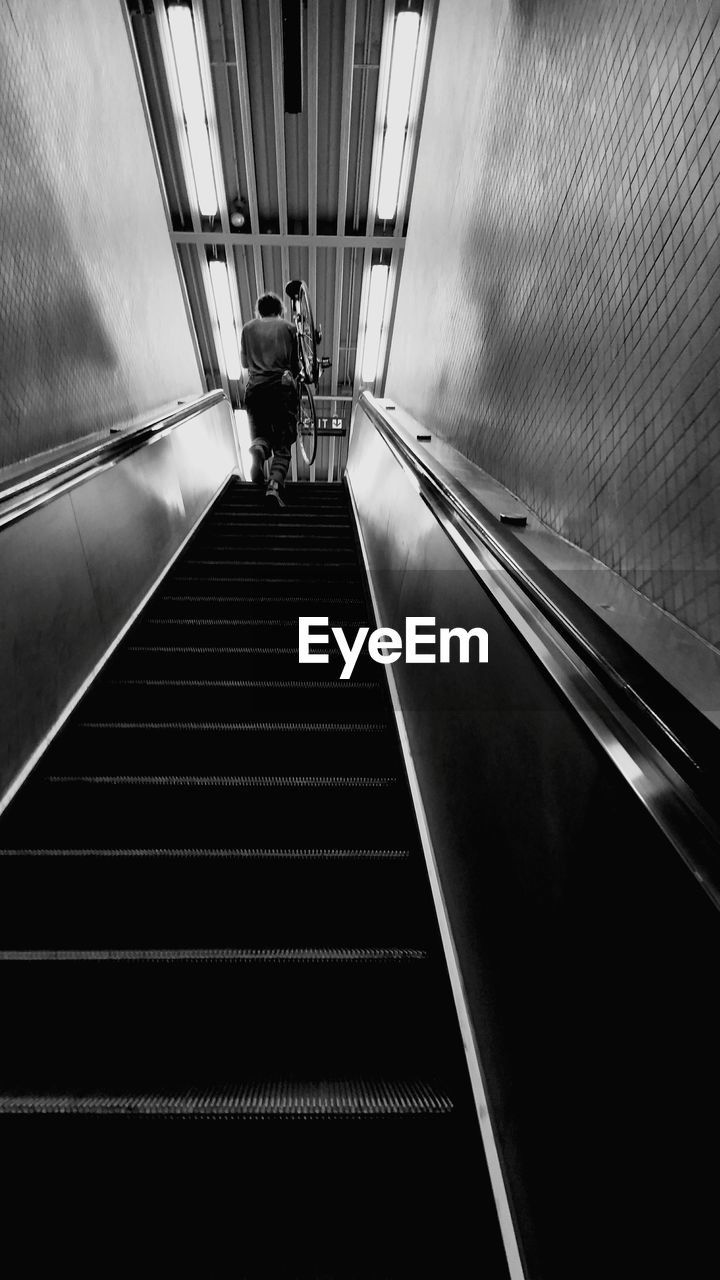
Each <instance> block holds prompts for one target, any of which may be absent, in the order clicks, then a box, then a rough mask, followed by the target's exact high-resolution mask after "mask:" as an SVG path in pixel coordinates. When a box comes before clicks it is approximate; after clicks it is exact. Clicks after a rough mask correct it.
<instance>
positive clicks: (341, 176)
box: [332, 0, 357, 394]
mask: <svg viewBox="0 0 720 1280" xmlns="http://www.w3.org/2000/svg"><path fill="white" fill-rule="evenodd" d="M356 17H357V0H346V7H345V48H344V54H343V80H342V86H343V87H342V106H341V110H342V123H341V127H340V166H339V170H338V204H337V209H338V214H337V234H338V235H339V236H341V235H343V233H344V231H345V221H346V217H347V190H348V170H349V166H350V116H351V110H352V88H353V63H354V61H355V22H356ZM343 268H344V254H343V251H342V250H341V249H340V248H338V250H337V255H336V259H335V302H334V307H333V343H332V362H333V364H332V391H333V394H335V393H336V392H337V389H338V377H339V373H340V331H341V321H342V310H343V307H342V302H343Z"/></svg>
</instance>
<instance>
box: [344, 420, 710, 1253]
mask: <svg viewBox="0 0 720 1280" xmlns="http://www.w3.org/2000/svg"><path fill="white" fill-rule="evenodd" d="M347 474H348V479H349V482H350V485H351V488H352V492H353V495H354V497H355V500H356V504H357V511H358V520H359V524H360V529H361V533H362V539H363V543H364V545H365V548H366V552H367V560H368V567H369V573H370V577H371V581H372V584H373V588H374V593H375V598H376V602H377V610H378V614H379V618H378V621H379V624H380V625H385V626H392V627H395V628H396V629H397V630H398V631H400V632H401V634H402V633H403V632H404V628H405V619H406V617H407V616H410V615H415V616H434V617H435V619H436V627H437V628H439V627H441V626H449V627H450V626H460V627H466V628H469V627H471V626H481V627H484V628H485V629H486V631H487V633H488V656H489V660H488V663H487V665H485V666H480V665H473V664H470V665H467V666H466V665H461V664H459V663H457V662H453V663H451V664H449V665H443V666H441V665H438V664H436V665H417V666H416V665H410V664H407V663H406V662H405V661H404V655H403V657H402V658H401V659H400V660H399V661H397V662H396V663H395V664H394V665H393V668H392V671H393V676H394V680H395V683H396V688H397V693H398V701H399V705H400V708H401V713H402V718H403V720H404V725H405V729H406V733H407V742H408V755H409V758H410V759H411V761H412V765H413V767H414V770H415V774H416V776H417V781H418V790H419V793H420V795H421V797H422V806H423V809H424V814H425V818H426V821H427V829H428V833H429V837H430V841H431V844H432V849H433V852H434V857H435V862H436V864H437V872H438V878H439V882H440V885H441V888H442V894H443V898H444V902H445V905H446V909H447V917H448V921H449V923H450V928H451V932H452V938H453V941H454V945H455V949H456V953H457V957H458V962H459V966H460V973H461V976H462V981H463V984H464V988H465V992H466V994H467V1001H468V1009H469V1011H470V1017H471V1025H472V1028H473V1032H474V1035H475V1039H476V1042H477V1046H478V1052H479V1060H480V1063H481V1066H482V1072H483V1077H484V1080H485V1083H486V1094H487V1098H488V1104H489V1110H490V1114H491V1117H492V1123H493V1128H494V1131H495V1133H496V1135H497V1143H498V1149H499V1151H500V1152H501V1155H502V1163H503V1169H504V1172H505V1176H506V1183H507V1185H508V1188H509V1191H510V1197H511V1200H512V1202H513V1205H514V1208H515V1214H516V1221H517V1222H519V1223H521V1224H522V1228H521V1234H522V1242H523V1247H524V1252H525V1253H526V1255H527V1257H528V1258H529V1259H530V1268H529V1270H530V1274H542V1275H545V1274H547V1275H553V1276H558V1277H559V1276H563V1277H564V1276H566V1275H572V1274H576V1272H577V1257H578V1256H581V1255H580V1254H579V1253H578V1252H577V1250H578V1249H581V1248H582V1245H583V1242H586V1241H587V1240H588V1239H599V1237H600V1236H601V1235H602V1230H603V1222H604V1219H603V1194H604V1188H606V1186H607V1185H608V1184H609V1182H608V1180H611V1183H612V1187H613V1195H614V1197H615V1199H614V1203H615V1206H616V1209H617V1214H618V1215H619V1216H618V1220H619V1219H620V1218H622V1219H623V1221H627V1225H628V1229H629V1230H630V1228H631V1229H632V1238H633V1242H634V1243H633V1247H634V1248H635V1247H637V1248H638V1249H640V1250H641V1249H642V1247H643V1244H644V1242H646V1241H647V1239H648V1238H649V1237H650V1235H651V1233H652V1230H653V1223H656V1222H657V1220H658V1219H657V1213H658V1209H657V1205H658V1204H659V1203H662V1204H663V1206H664V1213H665V1214H666V1215H670V1214H671V1212H672V1205H673V1203H675V1202H676V1201H677V1200H678V1198H679V1197H680V1196H681V1195H684V1196H685V1197H686V1199H687V1201H688V1202H689V1201H691V1200H692V1199H693V1197H699V1196H700V1194H701V1191H702V1177H703V1175H702V1174H701V1173H700V1172H699V1170H700V1169H701V1168H703V1167H704V1162H703V1161H700V1160H699V1159H698V1158H697V1147H696V1146H694V1145H693V1143H694V1138H693V1135H697V1134H700V1133H702V1132H703V1125H704V1124H705V1125H706V1127H707V1120H706V1118H707V1116H708V1115H710V1114H711V1113H713V1108H715V1099H716V1081H717V1072H718V1070H719V1069H720V1054H718V1053H717V1051H716V1049H715V1048H711V1046H710V1042H709V1034H708V1033H707V1032H706V1027H707V1025H708V1018H707V1010H708V1009H710V1008H711V1007H713V1002H714V1000H715V997H716V992H715V986H716V973H717V963H718V934H717V916H716V912H715V909H714V907H713V905H712V904H711V903H710V900H709V899H708V898H707V897H706V896H705V894H704V891H703V889H702V887H701V886H700V885H699V884H698V882H697V880H696V879H695V878H694V877H693V876H692V875H691V874H690V873H689V871H688V869H687V867H686V865H685V864H684V862H683V861H682V859H681V858H680V857H678V856H677V854H676V852H675V850H674V849H673V847H672V846H671V844H670V842H669V841H667V840H665V839H664V837H663V835H662V834H661V833H660V830H659V827H658V826H657V825H656V824H655V823H654V821H653V820H652V819H651V818H650V817H649V816H648V813H647V812H646V810H645V809H644V807H643V805H642V804H641V802H640V800H639V799H638V797H637V796H636V795H635V794H634V792H633V790H632V788H631V786H630V785H629V783H627V781H626V780H625V779H624V777H623V776H622V775H621V773H620V770H619V769H617V768H616V767H615V765H614V764H613V762H612V761H611V760H610V759H609V757H608V756H607V755H606V754H605V753H604V752H603V751H602V749H601V748H600V746H599V745H598V743H597V741H596V739H595V738H594V737H592V736H591V735H590V734H589V733H588V731H587V729H586V728H585V727H584V725H583V723H582V720H581V718H580V716H579V715H578V714H577V713H576V711H575V709H574V707H573V706H572V705H571V703H570V701H569V700H568V699H567V698H565V697H564V696H563V694H562V693H560V692H559V690H558V689H557V688H556V687H555V686H554V685H553V683H552V680H551V677H550V675H549V674H548V672H547V671H546V669H545V667H544V665H543V664H542V662H541V661H540V660H539V658H537V657H536V656H535V652H534V650H533V648H532V647H531V645H530V644H529V643H527V644H526V643H525V641H524V640H523V638H522V635H521V632H520V630H519V629H515V627H514V626H513V625H512V624H511V622H510V621H509V619H508V617H507V616H506V615H505V613H503V612H502V611H501V610H500V608H499V607H498V606H497V605H496V603H495V602H494V601H493V599H492V598H491V596H490V594H489V592H487V591H485V590H484V588H483V585H482V582H483V580H486V581H489V580H490V574H488V576H487V578H486V577H485V575H484V574H481V575H480V577H479V578H478V577H476V576H475V575H474V574H473V573H471V572H470V570H469V569H468V568H467V567H466V565H465V562H464V561H463V560H462V558H461V556H460V554H459V552H457V551H455V549H454V546H453V544H452V543H451V541H450V539H449V538H448V536H447V535H446V533H445V532H444V531H443V530H442V528H441V527H440V524H439V523H438V522H437V521H436V520H435V518H434V516H433V515H432V513H431V512H430V510H429V508H428V507H427V506H426V504H425V502H424V501H423V499H422V498H421V497H420V495H419V492H418V490H417V487H416V486H415V484H414V483H413V481H412V479H411V478H410V477H409V475H408V474H407V472H405V471H404V470H403V469H402V468H401V467H400V465H399V464H398V463H397V462H396V461H395V459H394V457H393V455H392V454H391V452H390V450H389V449H388V448H387V446H386V445H385V443H384V441H383V440H382V439H381V438H380V436H379V435H378V433H377V432H376V431H375V429H374V428H373V426H372V425H371V424H370V423H369V422H368V420H367V418H366V417H365V416H364V414H363V412H362V409H359V410H358V412H357V415H356V420H355V427H354V432H353V439H352V442H351V447H350V457H349V462H348V469H347ZM491 576H492V580H493V581H497V580H498V578H500V579H502V578H503V577H504V576H505V575H504V572H503V571H502V570H500V571H497V572H495V571H494V572H493V573H492V575H491ZM669 921H671V922H672V940H671V943H669V940H668V922H669ZM639 1009H642V1017H639V1016H638V1010H639ZM619 1064H621V1066H620V1065H619ZM624 1073H627V1077H628V1078H629V1079H631V1081H632V1088H630V1089H629V1090H628V1089H627V1087H626V1075H625V1074H624ZM663 1107H665V1109H666V1110H668V1109H670V1110H672V1109H673V1108H676V1109H677V1110H678V1114H680V1113H681V1112H682V1113H683V1116H684V1115H685V1112H687V1113H688V1114H691V1117H692V1119H691V1120H690V1119H687V1120H685V1119H684V1120H683V1125H682V1126H679V1127H678V1128H677V1129H676V1130H675V1131H674V1132H673V1134H672V1144H673V1145H672V1154H671V1155H670V1156H668V1154H667V1143H668V1134H667V1132H666V1131H664V1129H663V1126H658V1119H657V1117H658V1115H659V1114H660V1113H661V1111H662V1109H663ZM707 1132H708V1133H714V1130H711V1129H707ZM706 1146H707V1149H708V1153H709V1152H711V1151H712V1150H713V1149H714V1147H713V1140H711V1139H710V1138H708V1142H707V1144H706ZM619 1153H622V1155H621V1156H620V1155H619ZM708 1158H709V1156H708ZM696 1170H697V1173H696ZM639 1171H641V1172H639ZM678 1171H681V1173H679V1172H678ZM639 1181H642V1183H643V1189H644V1194H645V1199H644V1200H643V1201H642V1203H640V1200H639V1199H638V1196H637V1187H638V1183H639ZM648 1188H651V1191H648ZM683 1212H684V1213H685V1214H686V1215H687V1213H688V1212H689V1211H688V1209H687V1204H686V1205H685V1208H684V1210H683ZM625 1215H627V1217H625ZM681 1220H682V1221H683V1222H686V1221H687V1220H688V1218H687V1216H686V1217H685V1218H683V1219H678V1221H681ZM681 1235H682V1239H683V1240H685V1238H686V1236H687V1231H685V1232H684V1233H681ZM573 1268H574V1270H573ZM634 1269H635V1270H641V1269H642V1268H638V1267H635V1268H634ZM606 1273H607V1271H606Z"/></svg>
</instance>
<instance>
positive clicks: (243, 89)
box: [231, 0, 265, 295]
mask: <svg viewBox="0 0 720 1280" xmlns="http://www.w3.org/2000/svg"><path fill="white" fill-rule="evenodd" d="M231 12H232V23H233V39H234V41H235V68H236V72H237V82H238V97H239V99H240V129H241V131H242V142H243V153H244V156H245V179H246V183H247V202H248V211H249V214H250V226H251V227H252V229H253V230H254V231H255V232H257V230H258V227H259V226H260V221H259V214H258V198H257V182H256V179H255V151H254V148H253V133H252V117H251V115H250V84H249V81H248V71H247V49H246V47H245V20H244V17H243V7H242V0H231ZM253 263H254V266H255V294H256V295H258V294H260V293H263V292H264V289H265V282H264V276H263V264H262V250H261V248H260V244H259V242H257V241H256V240H253Z"/></svg>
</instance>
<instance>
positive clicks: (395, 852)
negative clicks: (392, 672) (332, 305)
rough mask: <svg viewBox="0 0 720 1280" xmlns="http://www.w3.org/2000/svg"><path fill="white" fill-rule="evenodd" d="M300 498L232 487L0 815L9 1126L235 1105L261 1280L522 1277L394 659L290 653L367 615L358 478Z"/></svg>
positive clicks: (245, 1211)
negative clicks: (464, 1021)
mask: <svg viewBox="0 0 720 1280" xmlns="http://www.w3.org/2000/svg"><path fill="white" fill-rule="evenodd" d="M286 492H287V509H286V510H285V511H282V512H279V511H276V510H271V511H269V510H267V509H266V506H265V505H264V499H263V496H262V494H258V493H257V491H256V490H254V489H252V488H251V487H250V486H248V485H244V484H242V483H240V482H239V481H237V480H232V481H231V482H230V483H229V484H228V486H226V488H225V489H224V490H223V492H222V493H221V494H220V496H219V497H218V499H217V500H216V502H215V503H214V505H213V507H212V508H211V510H210V511H209V513H208V515H207V516H206V518H205V519H204V521H203V522H202V524H201V525H200V526H199V528H198V530H197V531H196V533H195V535H194V537H193V539H192V540H191V542H190V543H189V544H188V545H187V547H186V548H185V550H184V552H183V554H182V556H181V557H180V558H179V559H178V560H177V561H176V562H175V564H174V565H173V567H172V569H171V571H170V573H169V574H168V575H167V576H166V577H165V578H164V580H163V581H162V583H161V585H160V587H159V589H158V590H157V591H156V592H155V594H154V595H153V597H152V598H151V599H150V601H149V603H148V604H147V606H146V607H145V609H144V611H143V612H142V614H141V615H140V616H139V617H138V619H137V620H136V621H135V623H134V624H133V626H132V627H131V629H130V630H129V631H128V633H127V634H126V636H125V637H124V639H123V641H122V643H121V644H120V646H119V647H118V649H117V650H116V651H115V653H114V654H113V656H112V657H111V659H110V660H109V662H108V663H107V664H106V666H105V667H104V668H103V670H102V672H101V674H100V676H99V677H98V678H97V679H96V681H95V682H94V683H93V685H92V686H91V688H90V689H89V691H88V692H87V693H86V695H85V696H84V698H83V699H82V701H81V702H80V704H79V705H78V706H77V708H76V709H75V711H74V712H73V714H72V716H71V718H70V719H69V721H68V722H67V723H66V725H65V726H64V728H63V729H62V731H61V732H60V733H59V734H58V736H57V737H56V739H55V740H54V742H53V743H52V745H51V747H50V748H49V750H48V751H47V752H46V753H45V755H44V756H43V757H42V759H41V761H40V763H39V764H38V765H37V766H36V768H35V771H34V773H33V774H32V775H31V776H30V778H29V780H28V781H27V782H26V783H25V785H24V787H23V788H22V789H21V791H20V792H19V793H18V795H17V796H16V797H15V799H14V800H13V801H12V803H11V804H10V806H9V807H8V809H7V810H6V811H5V813H4V814H3V816H2V818H0V849H1V851H2V856H0V877H1V891H0V947H1V948H2V958H3V961H4V963H3V965H2V1007H3V1018H4V1032H5V1037H4V1039H5V1049H4V1052H3V1055H2V1060H1V1064H0V1073H1V1079H0V1093H1V1095H2V1096H1V1098H0V1115H2V1117H3V1120H4V1122H6V1121H7V1119H8V1118H9V1117H16V1118H22V1123H23V1124H25V1125H30V1127H31V1128H32V1126H33V1119H32V1118H35V1120H37V1118H38V1117H42V1118H43V1123H44V1124H46V1125H50V1124H52V1125H57V1124H58V1123H61V1124H64V1125H65V1122H66V1121H68V1120H73V1121H74V1126H73V1134H74V1135H78V1134H79V1135H80V1137H81V1138H82V1133H83V1129H84V1127H86V1126H90V1125H92V1124H93V1122H94V1121H95V1122H97V1121H99V1120H102V1131H103V1139H102V1141H103V1143H108V1142H113V1141H115V1139H114V1138H113V1136H112V1135H113V1132H117V1131H118V1130H117V1127H116V1126H113V1125H112V1123H111V1122H112V1120H113V1119H118V1118H125V1119H127V1118H129V1117H132V1118H134V1119H135V1120H136V1122H138V1121H140V1120H143V1119H144V1120H146V1121H149V1120H154V1121H155V1124H154V1126H152V1127H151V1132H150V1134H149V1135H148V1133H147V1131H146V1132H145V1133H144V1134H143V1146H144V1148H146V1149H147V1148H148V1145H149V1144H150V1145H154V1146H156V1147H157V1150H160V1148H161V1147H162V1146H163V1144H165V1146H164V1148H163V1149H164V1150H165V1153H166V1157H167V1153H168V1152H169V1151H170V1146H168V1144H167V1138H166V1137H165V1135H166V1133H167V1130H168V1122H169V1121H171V1120H174V1121H175V1122H176V1123H175V1125H174V1126H170V1128H171V1129H173V1132H174V1133H177V1130H178V1128H179V1129H180V1131H181V1140H182V1134H183V1133H185V1134H188V1133H192V1135H193V1141H196V1140H197V1125H192V1124H190V1125H189V1127H188V1124H187V1123H186V1124H185V1125H183V1124H182V1123H181V1122H189V1121H192V1120H195V1121H198V1120H204V1121H208V1122H209V1121H213V1122H214V1123H213V1124H212V1125H205V1126H203V1127H202V1128H203V1134H204V1136H203V1138H202V1141H203V1142H206V1143H211V1144H212V1150H210V1147H207V1149H206V1154H208V1153H210V1154H212V1158H213V1161H217V1160H220V1161H221V1162H224V1164H223V1179H224V1182H223V1186H224V1194H226V1195H227V1196H228V1197H229V1198H230V1199H233V1198H234V1197H240V1196H242V1221H243V1224H244V1226H243V1232H244V1234H243V1249H244V1253H243V1257H244V1260H245V1263H246V1265H247V1266H248V1267H251V1264H252V1266H254V1267H255V1270H254V1271H252V1274H258V1275H264V1276H270V1275H274V1274H278V1275H280V1274H282V1275H296V1274H297V1275H301V1274H302V1275H305V1274H307V1275H318V1276H319V1275H322V1276H337V1277H340V1276H342V1277H351V1276H355V1275H357V1276H361V1275H363V1276H368V1275H372V1276H388V1277H390V1276H400V1275H402V1276H410V1275H413V1276H418V1275H430V1274H434V1275H460V1274H466V1273H468V1274H469V1272H466V1271H465V1267H466V1266H467V1261H466V1260H467V1259H468V1258H474V1259H476V1265H475V1267H474V1268H473V1270H472V1274H481V1275H482V1276H483V1277H487V1278H488V1280H494V1278H495V1277H506V1276H507V1274H508V1272H507V1265H506V1263H505V1260H504V1252H503V1247H502V1241H501V1235H500V1230H499V1226H498V1222H497V1216H496V1211H495V1206H494V1202H493V1197H492V1192H491V1188H490V1182H489V1177H488V1174H487V1171H486V1167H485V1163H484V1156H483V1148H482V1142H481V1138H480V1130H479V1127H478V1122H477V1117H476V1111H475V1105H474V1101H473V1097H472V1092H471V1088H470V1083H469V1078H468V1074H467V1067H466V1061H465V1055H464V1051H463V1045H462V1041H461V1036H460V1031H459V1028H458V1025H457V1021H456V1015H455V1008H454V1002H453V997H452V992H451V988H450V982H449V978H448V974H447V970H446V968H445V962H444V957H443V950H442V943H441V939H440V935H439V930H438V925H437V921H436V919H435V914H434V909H433V901H432V894H431V890H430V886H429V883H428V879H427V875H426V871H425V863H424V858H423V852H422V847H421V844H420V840H419V836H418V831H417V827H416V823H415V817H414V812H413V808H412V803H411V798H410V793H409V788H408V784H407V780H406V777H405V775H404V766H403V758H402V753H401V749H400V745H399V741H398V738H397V733H396V729H395V725H394V720H393V715H392V709H391V704H390V700H389V694H388V690H387V686H386V683H385V677H384V672H383V670H382V668H381V667H379V666H378V665H376V664H375V663H373V662H372V661H371V660H369V658H368V657H367V656H363V657H361V658H360V660H359V661H358V664H357V666H356V668H355V670H354V673H353V676H352V678H351V679H350V680H346V681H341V680H340V679H339V674H340V670H341V666H342V661H341V658H340V655H339V653H338V652H337V651H336V650H335V649H333V648H329V649H328V653H329V663H328V665H313V666H302V667H301V666H299V664H298V657H297V634H298V631H297V628H298V624H297V619H298V617H299V616H301V615H312V616H317V615H320V616H329V618H330V625H336V626H337V625H341V626H343V627H344V629H345V631H346V634H347V635H354V632H355V630H356V629H357V627H358V626H361V625H363V624H366V625H367V624H369V625H370V626H371V627H372V626H373V625H374V624H373V622H372V615H371V609H370V605H369V601H368V596H367V591H366V584H365V580H364V574H363V571H362V568H361V564H360V558H359V551H358V547H357V545H356V541H355V533H354V528H353V522H352V519H351V515H350V511H349V508H348V500H347V494H346V490H345V489H344V487H343V486H342V485H332V484H324V485H322V486H320V485H318V486H315V485H289V486H288V487H287V491H286ZM161 1120H165V1121H166V1124H165V1125H161V1124H160V1121H161ZM120 1128H121V1129H123V1131H124V1132H126V1126H120ZM65 1129H67V1125H65ZM208 1134H210V1135H211V1137H208V1136H207V1135H208ZM73 1140H75V1137H74V1139H73ZM173 1143H174V1146H173V1150H174V1151H175V1152H177V1151H179V1150H181V1145H180V1146H178V1143H177V1138H174V1139H173ZM169 1164H170V1162H169V1161H168V1167H169ZM218 1167H219V1166H218V1165H217V1164H213V1165H212V1170H213V1172H212V1173H211V1172H210V1166H209V1165H208V1166H207V1167H206V1168H204V1170H203V1172H202V1174H200V1173H199V1172H198V1171H196V1172H195V1174H193V1177H194V1178H195V1182H196V1183H197V1185H198V1188H199V1190H198V1194H200V1191H201V1189H202V1188H201V1184H202V1182H203V1180H205V1179H208V1178H210V1180H211V1181H212V1178H213V1176H217V1172H218ZM269 1187H270V1188H271V1189H272V1196H271V1197H270V1199H271V1201H272V1204H273V1213H274V1215H275V1218H276V1220H277V1219H281V1220H282V1224H283V1230H282V1231H277V1230H272V1229H271V1226H269V1221H268V1195H267V1191H268V1188H269ZM235 1203H236V1204H237V1203H238V1200H237V1199H236V1200H235Z"/></svg>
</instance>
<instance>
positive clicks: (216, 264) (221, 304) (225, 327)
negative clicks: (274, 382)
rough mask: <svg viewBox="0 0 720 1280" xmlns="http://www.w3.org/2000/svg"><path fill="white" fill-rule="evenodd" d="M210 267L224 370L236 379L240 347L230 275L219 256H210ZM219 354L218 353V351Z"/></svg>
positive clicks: (238, 369)
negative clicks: (231, 294)
mask: <svg viewBox="0 0 720 1280" xmlns="http://www.w3.org/2000/svg"><path fill="white" fill-rule="evenodd" d="M208 266H209V268H210V283H211V285H212V291H213V297H214V298H215V310H216V312H217V319H218V328H219V330H220V342H221V345H222V354H223V356H224V357H225V372H226V373H227V376H228V378H232V379H237V378H239V377H240V372H241V366H240V349H239V346H238V333H237V329H236V327H235V316H234V315H233V307H232V299H231V297H230V277H229V276H228V264H227V262H223V261H222V260H221V259H220V258H212V259H211V261H210V262H209V263H208ZM218 354H219V353H218Z"/></svg>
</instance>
